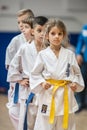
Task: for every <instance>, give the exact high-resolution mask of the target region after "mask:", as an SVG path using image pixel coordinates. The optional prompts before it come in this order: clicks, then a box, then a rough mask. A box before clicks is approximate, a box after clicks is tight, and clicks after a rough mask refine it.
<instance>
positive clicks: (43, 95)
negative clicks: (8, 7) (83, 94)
mask: <svg viewBox="0 0 87 130" xmlns="http://www.w3.org/2000/svg"><path fill="white" fill-rule="evenodd" d="M68 64H70V68H69V76H67V72H66V70H67V65H68ZM45 79H57V80H70V81H71V82H77V83H78V84H80V85H78V88H77V92H80V91H82V90H83V89H84V82H83V78H82V75H81V72H80V68H79V66H78V64H77V61H76V58H75V54H74V53H73V52H72V51H70V50H68V49H65V48H63V47H61V49H60V52H59V56H58V58H57V57H56V56H55V54H54V53H53V51H52V50H51V49H50V47H48V48H47V49H45V50H43V51H41V52H40V53H39V55H38V57H37V60H36V63H35V65H34V67H33V70H32V72H31V76H30V87H31V89H32V91H33V92H35V93H38V92H39V93H40V97H39V109H40V111H41V109H42V105H43V104H45V105H47V111H46V113H42V114H43V115H49V112H50V104H51V98H52V87H53V86H52V87H51V88H50V89H48V90H45V89H44V88H42V87H41V86H40V84H41V83H42V82H44V81H45ZM67 87H68V98H69V113H73V112H75V111H76V110H77V109H78V105H77V102H76V99H75V97H74V92H73V91H72V90H71V88H70V87H69V85H68V86H67ZM63 96H64V88H63V87H60V88H59V89H58V90H57V92H56V95H55V104H56V116H58V115H63V113H64V100H63V98H64V97H63Z"/></svg>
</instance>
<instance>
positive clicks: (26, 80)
mask: <svg viewBox="0 0 87 130" xmlns="http://www.w3.org/2000/svg"><path fill="white" fill-rule="evenodd" d="M18 83H19V84H20V85H21V86H24V87H29V79H23V80H20V81H18Z"/></svg>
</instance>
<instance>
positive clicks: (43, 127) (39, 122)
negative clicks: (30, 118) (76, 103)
mask: <svg viewBox="0 0 87 130" xmlns="http://www.w3.org/2000/svg"><path fill="white" fill-rule="evenodd" d="M48 120H49V117H48V116H43V115H42V114H41V113H39V114H37V117H36V122H35V127H34V130H64V129H63V127H62V126H63V116H56V117H55V120H54V123H53V124H49V123H48ZM67 130H76V126H75V117H74V114H70V115H69V123H68V129H67Z"/></svg>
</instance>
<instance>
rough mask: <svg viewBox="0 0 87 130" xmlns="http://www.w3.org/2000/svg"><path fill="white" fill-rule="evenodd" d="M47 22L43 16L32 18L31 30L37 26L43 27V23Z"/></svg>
mask: <svg viewBox="0 0 87 130" xmlns="http://www.w3.org/2000/svg"><path fill="white" fill-rule="evenodd" d="M47 21H48V18H46V17H45V16H37V17H34V20H33V28H34V27H35V26H36V25H37V24H38V25H41V26H43V25H45V23H46V22H47Z"/></svg>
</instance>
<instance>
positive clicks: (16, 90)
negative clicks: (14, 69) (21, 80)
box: [14, 83, 19, 104]
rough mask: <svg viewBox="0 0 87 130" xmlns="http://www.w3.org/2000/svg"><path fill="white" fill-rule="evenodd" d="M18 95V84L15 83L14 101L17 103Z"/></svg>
mask: <svg viewBox="0 0 87 130" xmlns="http://www.w3.org/2000/svg"><path fill="white" fill-rule="evenodd" d="M18 97H19V84H18V83H16V85H15V91H14V103H15V104H17V103H18Z"/></svg>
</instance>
